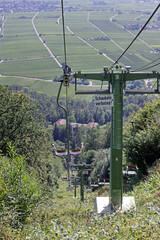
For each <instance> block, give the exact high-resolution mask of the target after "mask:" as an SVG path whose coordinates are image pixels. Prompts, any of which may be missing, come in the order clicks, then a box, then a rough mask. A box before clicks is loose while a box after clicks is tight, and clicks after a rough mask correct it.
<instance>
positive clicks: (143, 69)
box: [141, 63, 160, 71]
mask: <svg viewBox="0 0 160 240" xmlns="http://www.w3.org/2000/svg"><path fill="white" fill-rule="evenodd" d="M158 65H160V63H157V64H154V65H152V66H150V67H146V68H142V69H141V70H142V71H144V70H147V69H150V68H153V67H156V66H158Z"/></svg>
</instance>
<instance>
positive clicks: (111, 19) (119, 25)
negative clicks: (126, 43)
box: [110, 14, 153, 49]
mask: <svg viewBox="0 0 160 240" xmlns="http://www.w3.org/2000/svg"><path fill="white" fill-rule="evenodd" d="M116 16H118V14H115V15H114V16H112V17H111V18H110V21H111V22H112V23H114V24H116V25H117V26H118V27H120V28H123V29H124V30H126V32H128V33H130V34H131V35H132V36H134V37H135V36H136V35H135V34H134V33H132V32H131V31H129V30H127V29H125V28H124V27H123V26H122V25H121V24H119V23H117V22H113V18H115V17H116ZM140 16H143V15H140ZM140 16H139V17H140ZM137 39H138V40H139V41H141V42H142V43H144V44H145V45H146V46H147V47H149V48H150V49H153V48H152V47H151V46H150V45H149V44H148V43H147V42H145V41H144V40H142V39H141V38H139V37H138V38H137Z"/></svg>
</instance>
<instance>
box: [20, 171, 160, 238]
mask: <svg viewBox="0 0 160 240" xmlns="http://www.w3.org/2000/svg"><path fill="white" fill-rule="evenodd" d="M159 181H160V174H159V173H157V172H155V170H154V171H153V172H152V174H151V175H150V177H149V178H148V179H147V180H146V181H144V182H141V183H140V185H139V186H136V187H135V189H134V192H133V193H129V195H131V194H132V195H133V194H134V196H135V201H136V211H135V210H133V209H131V210H130V211H127V212H120V211H117V212H114V213H113V214H105V215H103V216H100V215H97V214H95V212H94V210H93V206H94V201H95V197H96V196H97V195H98V194H99V193H100V191H97V192H94V193H89V195H88V193H86V195H85V201H84V203H83V204H81V203H80V202H79V199H73V192H71V191H66V189H65V188H66V186H67V184H65V183H63V184H61V187H60V189H59V190H58V193H57V195H56V196H55V198H54V200H50V201H47V202H45V203H43V204H41V206H39V208H37V209H35V211H34V214H33V215H32V216H31V217H30V218H29V219H28V224H26V225H25V227H24V230H23V237H28V238H30V239H36V238H37V239H59V240H61V239H75V240H76V239H82V240H83V239H93V240H97V239H109V240H111V239H118V240H121V239H125V240H130V239H133V240H135V239H150V240H157V239H159V221H160V195H159ZM107 194H108V193H107V191H105V195H107ZM46 206H47V207H46Z"/></svg>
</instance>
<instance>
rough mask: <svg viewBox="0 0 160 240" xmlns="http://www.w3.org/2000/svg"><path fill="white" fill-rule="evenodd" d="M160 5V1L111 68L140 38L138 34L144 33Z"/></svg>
mask: <svg viewBox="0 0 160 240" xmlns="http://www.w3.org/2000/svg"><path fill="white" fill-rule="evenodd" d="M159 7H160V3H159V4H158V6H157V7H156V9H155V10H154V11H153V13H152V14H151V16H150V17H149V19H148V20H147V21H146V23H145V24H144V26H143V27H142V28H141V30H140V31H139V32H138V34H137V35H136V36H135V38H134V39H133V40H132V42H131V43H130V44H129V46H128V47H127V48H126V49H125V50H124V52H123V53H122V54H121V55H120V57H119V58H118V59H117V60H116V61H115V62H114V63H113V65H112V66H111V67H110V69H111V68H112V67H113V66H114V65H115V64H117V63H118V62H119V60H120V59H121V58H122V57H123V55H124V54H125V53H126V52H127V51H128V49H129V48H130V47H131V45H132V44H133V43H134V42H135V40H136V39H137V38H138V36H139V35H140V34H141V33H142V31H143V30H144V29H145V27H146V26H147V24H148V23H149V22H150V20H151V19H152V17H153V16H154V15H155V13H156V12H157V11H158V8H159Z"/></svg>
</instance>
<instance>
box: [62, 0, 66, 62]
mask: <svg viewBox="0 0 160 240" xmlns="http://www.w3.org/2000/svg"><path fill="white" fill-rule="evenodd" d="M61 9H62V28H63V47H64V59H65V65H67V52H66V35H65V24H64V6H63V0H61Z"/></svg>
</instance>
